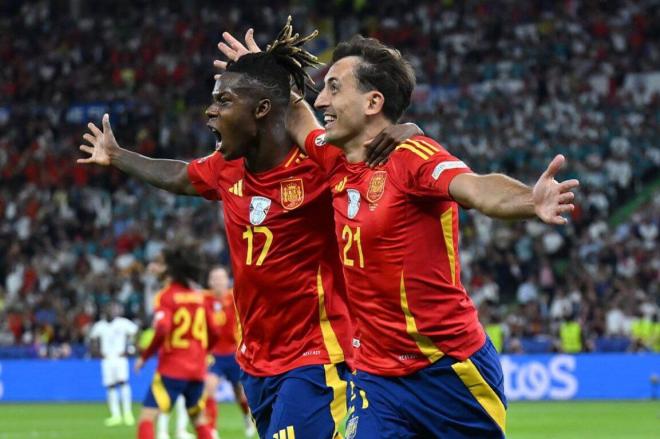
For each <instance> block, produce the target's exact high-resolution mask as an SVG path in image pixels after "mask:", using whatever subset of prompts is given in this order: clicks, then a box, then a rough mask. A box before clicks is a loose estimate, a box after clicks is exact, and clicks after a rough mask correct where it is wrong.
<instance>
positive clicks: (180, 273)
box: [163, 240, 204, 285]
mask: <svg viewBox="0 0 660 439" xmlns="http://www.w3.org/2000/svg"><path fill="white" fill-rule="evenodd" d="M163 259H165V266H166V269H165V270H166V272H167V274H168V275H169V276H170V277H171V278H172V280H173V281H175V282H179V283H182V284H184V285H185V284H188V283H189V282H197V283H199V282H200V277H201V274H202V273H203V272H204V267H203V261H202V257H201V255H200V253H199V250H198V245H197V244H196V243H195V242H193V241H184V240H177V241H176V242H174V243H172V244H170V245H169V246H167V247H166V248H165V249H164V250H163Z"/></svg>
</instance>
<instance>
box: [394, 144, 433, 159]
mask: <svg viewBox="0 0 660 439" xmlns="http://www.w3.org/2000/svg"><path fill="white" fill-rule="evenodd" d="M396 149H407V150H408V151H410V152H412V153H413V154H417V155H418V156H420V157H421V158H422V159H424V160H428V159H429V156H428V155H427V154H426V153H425V152H423V151H422V150H420V149H419V148H417V147H416V146H415V145H412V144H410V143H407V142H406V143H402V144H401V145H399V146H397V147H396Z"/></svg>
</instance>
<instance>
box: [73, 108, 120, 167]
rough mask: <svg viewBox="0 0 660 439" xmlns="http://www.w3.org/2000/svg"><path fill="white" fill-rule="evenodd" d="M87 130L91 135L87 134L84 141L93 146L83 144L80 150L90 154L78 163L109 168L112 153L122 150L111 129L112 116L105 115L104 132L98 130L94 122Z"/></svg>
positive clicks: (89, 124)
mask: <svg viewBox="0 0 660 439" xmlns="http://www.w3.org/2000/svg"><path fill="white" fill-rule="evenodd" d="M87 128H89V130H90V131H91V133H85V134H84V135H83V139H85V140H86V141H87V142H89V143H90V144H91V145H92V146H89V145H84V144H83V145H80V150H81V151H83V152H86V153H88V154H89V157H87V158H83V159H78V160H77V163H82V164H87V163H94V164H97V165H101V166H109V165H110V156H111V154H112V152H113V151H117V150H119V149H120V147H119V145H118V144H117V140H115V135H114V134H113V133H112V128H111V127H110V116H108V114H107V113H106V114H104V115H103V131H101V130H100V129H98V128H97V127H96V125H94V124H93V123H92V122H90V123H88V124H87Z"/></svg>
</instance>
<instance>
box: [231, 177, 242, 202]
mask: <svg viewBox="0 0 660 439" xmlns="http://www.w3.org/2000/svg"><path fill="white" fill-rule="evenodd" d="M229 193H230V194H234V195H236V196H239V197H242V196H243V179H242V178H241V179H240V180H238V181H237V182H236V183H234V185H233V186H232V187H230V188H229Z"/></svg>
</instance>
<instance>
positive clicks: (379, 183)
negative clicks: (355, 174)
mask: <svg viewBox="0 0 660 439" xmlns="http://www.w3.org/2000/svg"><path fill="white" fill-rule="evenodd" d="M386 180H387V173H386V172H385V171H376V172H374V175H373V176H372V177H371V181H370V182H369V190H368V191H367V200H368V201H369V202H370V203H376V202H377V201H378V200H380V199H381V198H382V196H383V192H385V181H386Z"/></svg>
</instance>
